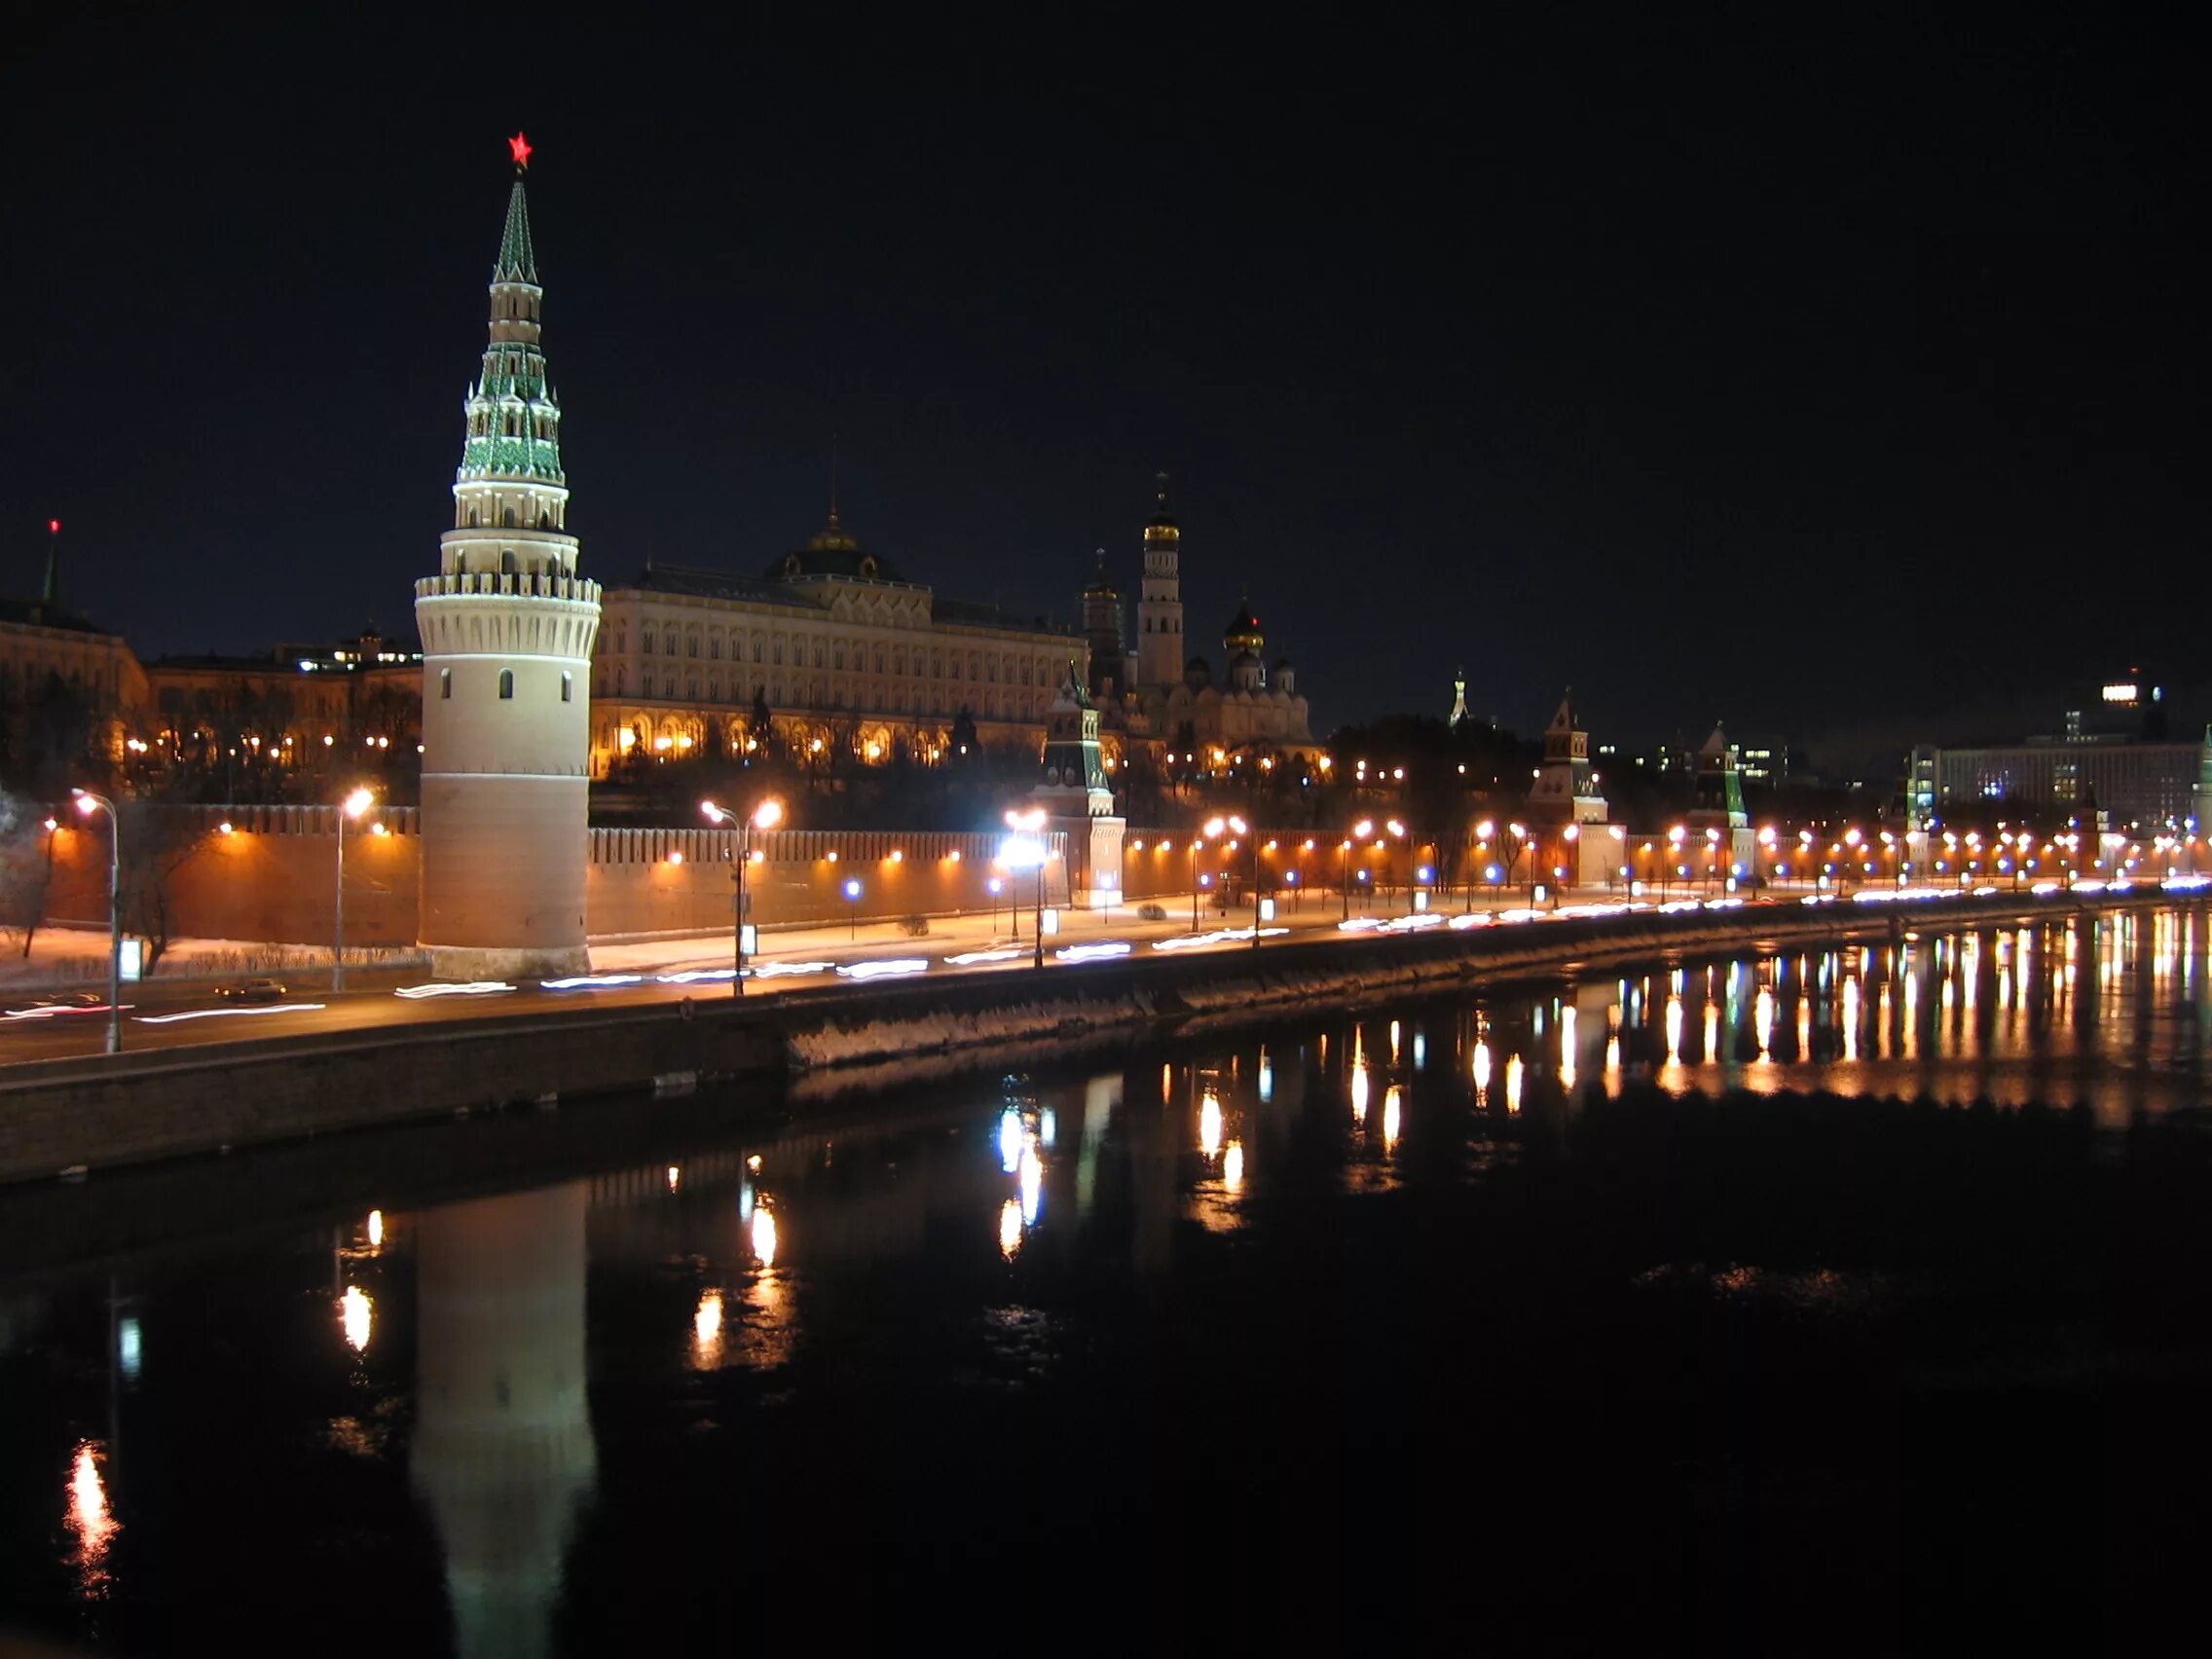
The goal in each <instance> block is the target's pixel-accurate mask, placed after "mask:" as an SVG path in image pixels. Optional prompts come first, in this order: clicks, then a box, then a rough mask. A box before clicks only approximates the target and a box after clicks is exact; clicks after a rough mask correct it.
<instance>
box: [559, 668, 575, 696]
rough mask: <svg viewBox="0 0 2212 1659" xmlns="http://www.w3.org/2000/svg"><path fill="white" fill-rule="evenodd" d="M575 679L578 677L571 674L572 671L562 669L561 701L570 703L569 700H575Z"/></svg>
mask: <svg viewBox="0 0 2212 1659" xmlns="http://www.w3.org/2000/svg"><path fill="white" fill-rule="evenodd" d="M575 679H576V677H575V676H574V675H572V674H571V673H570V672H569V671H568V670H567V669H563V670H562V671H561V701H562V702H564V703H569V702H573V701H574V700H575Z"/></svg>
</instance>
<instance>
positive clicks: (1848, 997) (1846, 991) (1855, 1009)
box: [1843, 977, 1859, 1060]
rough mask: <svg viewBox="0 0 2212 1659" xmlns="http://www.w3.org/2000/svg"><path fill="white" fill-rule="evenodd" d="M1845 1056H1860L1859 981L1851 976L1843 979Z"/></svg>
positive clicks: (1848, 1057) (1852, 1058)
mask: <svg viewBox="0 0 2212 1659" xmlns="http://www.w3.org/2000/svg"><path fill="white" fill-rule="evenodd" d="M1843 1057H1844V1058H1845V1059H1846V1060H1856V1059H1857V1058H1859V981H1858V980H1857V979H1856V978H1849V977H1847V978H1846V979H1845V980H1844V981H1843Z"/></svg>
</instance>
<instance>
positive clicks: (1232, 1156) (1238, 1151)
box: [1221, 1141, 1244, 1193]
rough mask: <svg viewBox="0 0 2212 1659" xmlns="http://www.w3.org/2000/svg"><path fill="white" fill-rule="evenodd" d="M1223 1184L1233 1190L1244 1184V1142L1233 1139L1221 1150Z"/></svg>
mask: <svg viewBox="0 0 2212 1659" xmlns="http://www.w3.org/2000/svg"><path fill="white" fill-rule="evenodd" d="M1221 1184H1222V1185H1223V1186H1224V1187H1226V1188H1228V1189H1229V1190H1230V1191H1231V1192H1233V1193H1234V1192H1235V1191H1236V1190H1237V1188H1239V1187H1241V1186H1243V1185H1244V1143H1243V1142H1242V1141H1231V1142H1230V1143H1229V1144H1228V1145H1227V1146H1225V1147H1223V1148H1222V1151H1221Z"/></svg>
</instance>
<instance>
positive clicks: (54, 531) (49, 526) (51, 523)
mask: <svg viewBox="0 0 2212 1659" xmlns="http://www.w3.org/2000/svg"><path fill="white" fill-rule="evenodd" d="M46 534H47V535H60V534H61V521H60V520H59V519H48V520H47V521H46Z"/></svg>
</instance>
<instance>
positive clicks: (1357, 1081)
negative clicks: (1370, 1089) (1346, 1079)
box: [1351, 1053, 1367, 1124]
mask: <svg viewBox="0 0 2212 1659" xmlns="http://www.w3.org/2000/svg"><path fill="white" fill-rule="evenodd" d="M1351 1121H1352V1122H1353V1123H1355V1124H1364V1123H1366V1122H1367V1062H1366V1061H1365V1060H1363V1059H1361V1058H1360V1057H1359V1056H1358V1055H1357V1054H1356V1053H1354V1054H1353V1056H1352V1062H1351Z"/></svg>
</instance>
